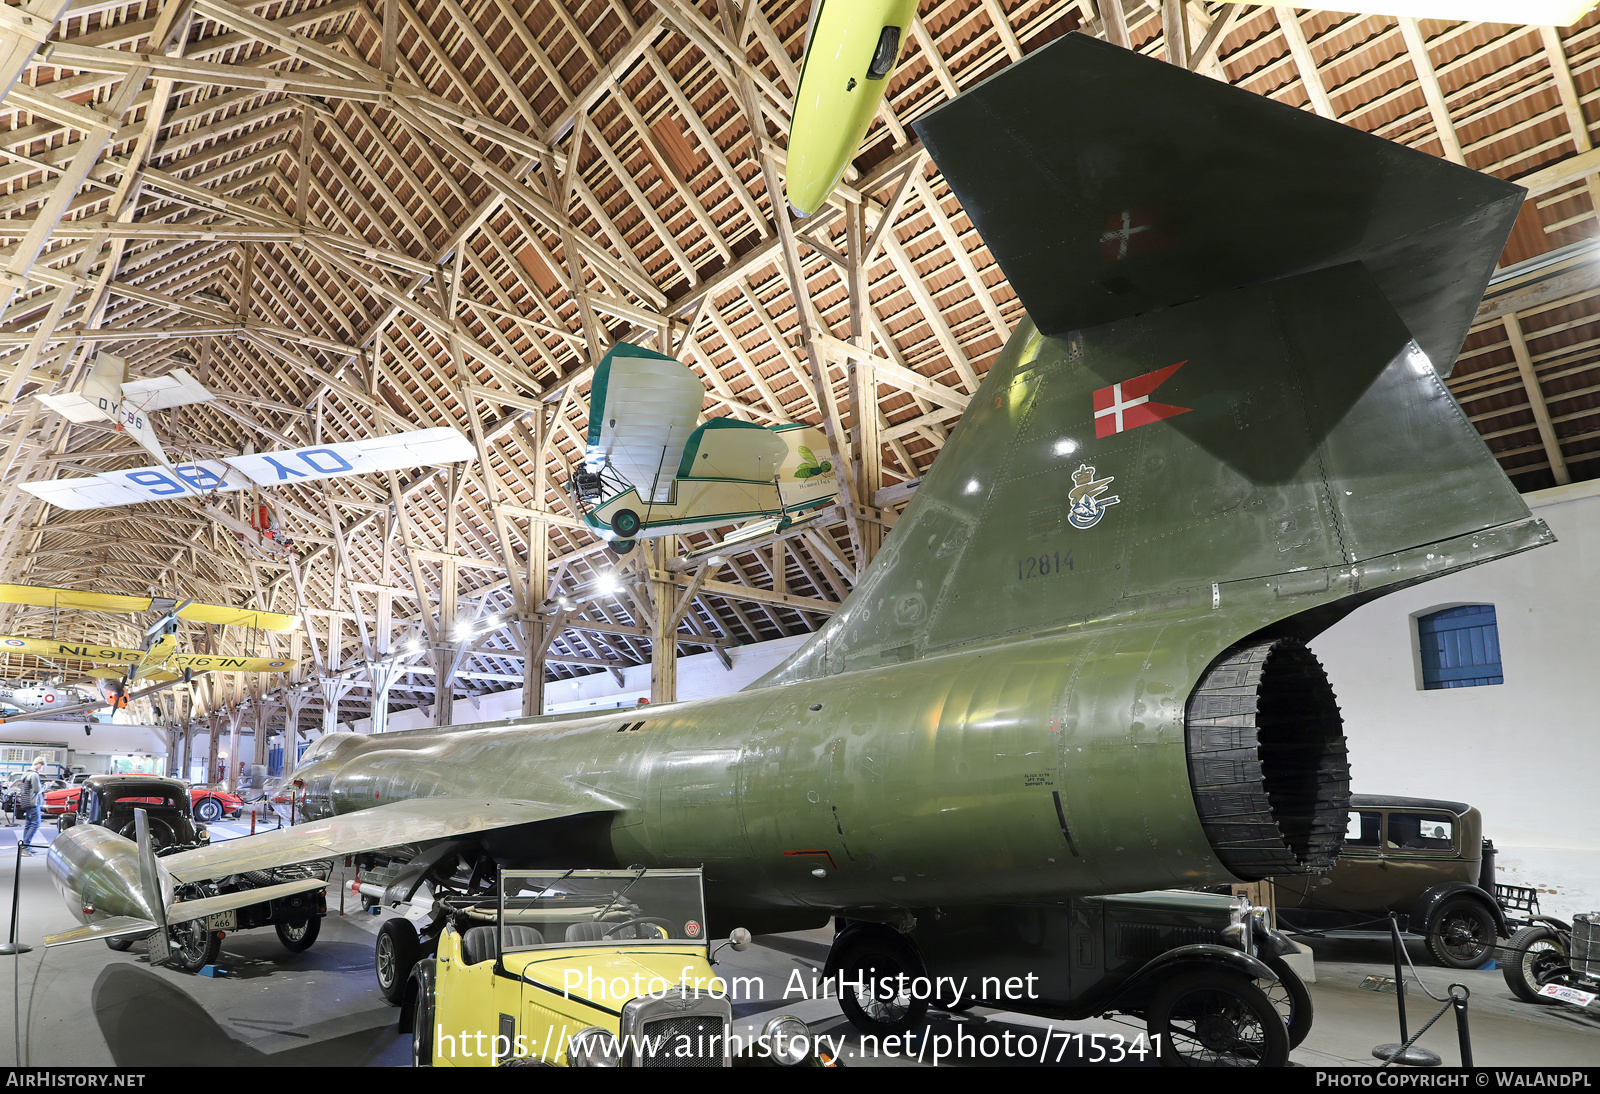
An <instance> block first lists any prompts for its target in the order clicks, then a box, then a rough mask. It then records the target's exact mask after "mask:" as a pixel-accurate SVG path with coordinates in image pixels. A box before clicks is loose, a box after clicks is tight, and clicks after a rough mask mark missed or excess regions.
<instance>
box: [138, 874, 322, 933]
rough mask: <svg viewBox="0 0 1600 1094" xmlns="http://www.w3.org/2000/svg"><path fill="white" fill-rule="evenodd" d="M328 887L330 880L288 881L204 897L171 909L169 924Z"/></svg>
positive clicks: (169, 908)
mask: <svg viewBox="0 0 1600 1094" xmlns="http://www.w3.org/2000/svg"><path fill="white" fill-rule="evenodd" d="M327 885H328V883H327V882H326V881H321V880H319V879H317V878H314V877H311V878H302V879H301V880H299V881H286V882H284V883H283V884H281V885H263V886H262V887H261V888H259V889H243V890H241V891H239V892H236V893H223V894H222V895H221V896H208V897H203V898H201V899H200V900H180V901H179V902H178V903H176V904H173V905H170V906H168V908H167V922H168V923H188V922H189V921H190V920H195V919H204V918H205V917H206V916H210V915H216V914H217V913H218V912H233V911H237V910H238V909H240V908H248V907H250V906H251V905H252V904H265V903H266V902H267V901H269V900H279V899H281V898H283V897H286V896H294V895H295V894H296V893H309V892H312V891H313V890H316V889H324V888H326V887H327Z"/></svg>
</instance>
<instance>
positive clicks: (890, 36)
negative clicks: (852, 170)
mask: <svg viewBox="0 0 1600 1094" xmlns="http://www.w3.org/2000/svg"><path fill="white" fill-rule="evenodd" d="M812 5H813V6H812V8H811V26H810V28H809V31H808V33H807V35H806V55H805V58H804V59H803V61H802V63H801V69H800V87H799V89H798V90H797V91H796V92H795V96H794V120H793V122H792V124H791V125H790V129H789V151H788V166H787V169H786V171H785V178H784V184H785V186H786V187H787V189H788V191H789V204H790V205H791V206H792V207H793V208H794V211H795V212H797V213H799V214H800V215H801V216H810V215H811V214H812V213H814V212H816V211H817V210H818V209H820V208H822V203H823V202H824V201H826V200H828V195H829V194H830V193H832V192H833V188H834V186H836V185H838V182H839V178H840V176H841V175H843V174H844V170H845V168H846V167H848V166H849V165H850V161H851V160H852V159H853V158H854V157H855V154H856V149H858V148H860V147H861V139H862V138H863V137H865V136H866V135H867V127H868V126H869V125H871V124H872V118H873V116H874V115H875V114H877V112H878V104H879V103H880V102H882V101H883V95H884V92H885V91H886V90H887V89H888V86H889V77H890V76H892V75H893V73H894V67H895V62H896V61H897V60H899V57H900V52H901V49H902V47H903V46H904V45H905V40H906V36H907V34H908V33H909V31H910V27H911V20H912V19H913V18H914V17H915V16H916V13H917V4H916V0H812Z"/></svg>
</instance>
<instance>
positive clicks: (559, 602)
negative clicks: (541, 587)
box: [556, 596, 572, 612]
mask: <svg viewBox="0 0 1600 1094" xmlns="http://www.w3.org/2000/svg"><path fill="white" fill-rule="evenodd" d="M556 607H558V608H560V609H561V610H562V611H564V612H570V611H571V610H572V598H571V597H570V596H558V597H556Z"/></svg>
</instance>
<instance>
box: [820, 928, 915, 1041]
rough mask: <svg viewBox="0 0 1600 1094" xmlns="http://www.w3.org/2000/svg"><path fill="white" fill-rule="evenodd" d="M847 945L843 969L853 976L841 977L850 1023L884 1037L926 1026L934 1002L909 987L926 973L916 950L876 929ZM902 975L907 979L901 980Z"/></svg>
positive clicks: (842, 1001) (842, 1000)
mask: <svg viewBox="0 0 1600 1094" xmlns="http://www.w3.org/2000/svg"><path fill="white" fill-rule="evenodd" d="M845 945H846V947H847V949H846V950H845V952H844V954H843V955H842V956H841V959H840V961H839V970H840V971H841V972H842V973H846V974H848V975H845V976H844V977H843V978H842V980H841V984H842V986H841V988H840V991H839V1007H840V1009H842V1010H843V1011H844V1016H845V1017H846V1018H848V1019H850V1024H851V1025H853V1026H855V1027H856V1029H858V1030H860V1031H861V1032H862V1033H871V1034H875V1035H877V1036H879V1037H890V1036H894V1035H896V1034H903V1033H908V1032H910V1031H911V1030H914V1029H920V1028H921V1027H922V1024H923V1022H924V1020H926V1018H927V1016H928V1001H927V1000H926V999H918V998H916V997H915V996H914V995H913V994H912V992H911V991H910V989H909V987H908V986H907V985H908V984H909V982H910V981H912V980H914V979H915V978H917V977H921V976H924V975H926V974H925V972H924V971H923V968H922V961H921V960H920V959H918V957H917V956H916V954H915V953H914V952H913V951H912V949H911V948H910V947H909V946H907V945H906V944H905V943H903V942H899V941H896V940H894V939H889V938H885V937H882V936H881V935H878V934H877V933H876V932H874V933H872V934H869V935H868V936H867V937H865V938H862V939H860V940H859V941H856V942H850V941H846V943H845ZM902 976H903V977H904V978H905V979H904V980H901V979H899V978H900V977H902ZM852 981H854V982H855V983H859V984H860V985H861V988H862V990H860V991H858V990H857V988H856V986H855V984H853V983H852Z"/></svg>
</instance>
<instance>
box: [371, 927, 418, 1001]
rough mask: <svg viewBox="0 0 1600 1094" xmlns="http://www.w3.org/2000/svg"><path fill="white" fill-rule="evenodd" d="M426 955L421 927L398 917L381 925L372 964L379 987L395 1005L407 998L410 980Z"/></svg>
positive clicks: (374, 946) (374, 945) (373, 951)
mask: <svg viewBox="0 0 1600 1094" xmlns="http://www.w3.org/2000/svg"><path fill="white" fill-rule="evenodd" d="M421 956H422V946H421V944H420V943H419V942H418V941H417V930H416V928H415V927H413V926H412V925H411V922H410V921H409V920H405V919H401V918H399V917H398V916H396V917H395V918H394V919H391V920H388V921H387V922H385V923H384V925H383V926H382V927H379V928H378V941H377V942H376V943H374V944H373V947H372V967H373V969H374V971H376V973H377V975H378V990H379V991H380V992H382V993H383V998H384V1000H385V1001H386V1002H388V1003H389V1004H390V1005H391V1006H396V1007H398V1006H399V1005H400V1002H401V1000H402V999H404V998H405V991H406V982H407V981H408V980H410V979H411V970H412V969H414V968H416V965H417V960H418V958H420V957H421Z"/></svg>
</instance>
